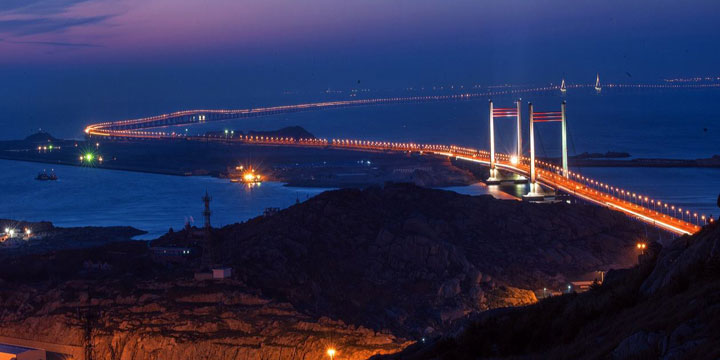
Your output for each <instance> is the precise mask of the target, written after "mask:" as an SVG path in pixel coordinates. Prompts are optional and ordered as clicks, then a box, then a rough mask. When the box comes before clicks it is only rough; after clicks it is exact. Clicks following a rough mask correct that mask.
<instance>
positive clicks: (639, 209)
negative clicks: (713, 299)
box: [85, 85, 713, 235]
mask: <svg viewBox="0 0 720 360" xmlns="http://www.w3.org/2000/svg"><path fill="white" fill-rule="evenodd" d="M591 86H594V85H587V87H591ZM607 86H608V87H613V86H612V85H607ZM567 87H568V88H578V87H581V86H580V85H568V86H567ZM672 87H676V86H675V85H674V86H672ZM556 90H560V87H558V86H549V87H539V88H528V89H512V90H503V91H492V92H486V93H472V94H471V93H468V94H455V95H440V96H415V97H397V98H385V99H365V100H346V101H333V102H319V103H308V104H297V105H286V106H275V107H263V108H254V109H241V110H185V111H179V112H174V113H170V114H164V115H158V116H152V117H146V118H140V119H131V120H122V121H115V122H104V123H98V124H92V125H89V126H88V127H86V129H85V133H86V134H87V136H89V137H101V138H107V139H186V140H203V141H221V142H232V143H240V144H252V145H270V146H298V147H319V148H337V149H352V150H359V151H375V152H378V151H379V152H413V153H418V154H421V155H436V156H443V157H448V158H454V159H456V160H462V161H468V162H473V163H477V164H480V165H483V166H487V167H489V168H490V178H489V179H488V183H491V184H499V183H502V182H505V181H512V182H516V183H517V182H525V181H528V180H527V179H529V183H530V191H529V192H528V194H526V195H525V196H524V199H526V200H529V201H543V200H545V198H546V197H547V196H546V195H547V194H546V193H545V192H544V191H543V190H542V187H545V188H549V189H552V190H554V191H559V192H562V193H565V194H568V195H570V196H574V197H576V198H578V199H581V200H584V201H586V202H589V203H593V204H597V205H600V206H605V207H608V208H611V209H614V210H617V211H620V212H622V213H624V214H626V215H628V216H630V217H632V218H636V219H638V220H640V221H642V222H644V223H647V224H650V225H652V226H655V227H658V228H661V229H664V230H667V231H669V232H672V233H675V234H679V235H682V234H693V233H695V232H697V231H698V230H700V228H701V226H702V225H704V224H706V223H708V222H712V221H713V219H712V218H708V217H706V216H705V215H698V214H697V213H695V212H690V210H688V209H685V210H684V211H683V209H682V208H680V207H676V206H674V205H671V204H668V203H666V202H663V201H660V200H657V199H653V198H650V197H649V196H647V195H641V194H638V193H635V192H631V191H627V190H625V189H622V188H620V187H616V186H612V185H610V184H606V183H603V182H600V181H597V180H594V179H591V178H589V177H586V176H583V175H582V174H579V173H577V172H574V171H570V170H569V169H568V157H567V134H566V114H565V107H566V104H565V102H563V103H562V104H561V109H560V111H545V112H536V111H535V110H534V108H533V105H532V104H528V108H529V118H530V121H529V124H530V139H529V142H530V157H525V156H524V155H523V151H522V131H521V106H520V101H517V102H516V103H515V107H507V108H494V105H493V103H492V102H490V116H489V120H490V121H489V127H490V151H485V150H481V149H474V148H468V147H459V146H453V145H442V144H418V143H405V142H387V141H369V140H356V139H316V138H311V139H295V138H288V137H268V136H248V135H240V136H235V135H232V136H228V135H226V136H203V137H199V136H198V137H195V136H189V135H187V134H183V133H177V132H167V131H149V130H148V129H153V128H160V127H167V126H174V125H191V124H199V123H204V122H207V121H219V120H227V119H237V118H247V117H258V116H268V115H273V114H280V113H291V112H298V111H309V110H320V109H328V108H343V107H352V106H367V105H379V104H393V103H421V102H431V101H452V100H464V99H471V98H478V97H488V96H493V95H511V94H518V93H524V92H542V91H556ZM503 117H510V118H514V119H516V126H517V131H516V136H517V148H516V152H515V154H503V153H496V152H495V140H494V120H495V118H503ZM545 122H560V124H561V130H562V133H561V141H562V162H561V165H556V164H553V163H550V162H545V161H541V160H538V159H536V158H535V139H534V138H535V137H534V127H535V124H538V123H545Z"/></svg>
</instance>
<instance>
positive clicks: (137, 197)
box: [0, 160, 323, 238]
mask: <svg viewBox="0 0 720 360" xmlns="http://www.w3.org/2000/svg"><path fill="white" fill-rule="evenodd" d="M43 168H47V169H48V171H50V168H49V167H48V166H47V165H45V164H38V163H27V162H18V161H7V160H0V184H3V186H2V195H1V196H0V218H10V219H16V220H30V221H41V220H48V221H52V222H53V223H55V225H58V226H88V225H96V226H111V225H129V226H134V227H136V228H138V229H141V230H145V231H148V232H149V234H147V235H145V236H143V238H154V237H157V236H159V235H161V234H163V233H165V232H166V231H167V230H168V228H170V227H173V228H175V229H179V228H181V227H182V226H183V225H184V223H185V221H186V220H192V219H194V221H195V225H198V226H202V224H203V222H202V221H203V218H202V211H203V203H202V201H201V197H202V196H203V195H204V194H205V190H207V191H208V193H210V194H211V196H212V198H213V200H212V202H211V210H212V212H213V214H212V220H211V222H212V225H213V226H222V225H227V224H232V223H236V222H240V221H245V220H247V219H250V218H253V217H255V216H258V215H260V214H262V212H263V210H264V209H265V208H267V207H280V208H285V207H288V206H290V205H292V204H294V203H295V201H296V200H298V199H299V200H300V201H303V200H305V199H307V198H308V197H312V196H314V195H316V194H318V193H320V192H322V191H323V189H306V188H292V187H284V186H282V184H280V183H276V182H265V183H262V184H261V185H260V186H256V187H252V188H248V187H247V186H245V185H243V184H239V183H231V182H229V181H227V180H223V179H216V178H211V177H179V176H169V175H157V174H146V173H134V172H127V171H116V170H105V169H93V168H83V167H72V166H55V167H54V169H55V172H56V173H57V174H58V176H59V178H60V179H59V180H57V181H37V180H34V177H35V175H37V172H38V171H39V170H42V169H43Z"/></svg>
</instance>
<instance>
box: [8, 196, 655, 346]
mask: <svg viewBox="0 0 720 360" xmlns="http://www.w3.org/2000/svg"><path fill="white" fill-rule="evenodd" d="M197 233H198V231H197V229H188V230H183V231H176V232H173V233H168V234H167V235H165V236H163V237H162V238H160V239H158V240H155V241H153V244H152V245H153V246H187V245H193V244H197V243H198V241H199V240H198V237H197ZM199 233H200V234H202V231H200V232H199ZM644 234H645V230H644V228H643V227H642V226H640V225H639V224H637V223H635V222H633V221H631V220H629V219H628V218H626V217H625V216H623V215H621V214H619V213H615V212H612V211H609V210H607V209H603V208H599V207H594V206H586V205H570V204H527V203H522V202H518V201H511V200H496V199H493V198H492V197H490V196H479V197H472V196H465V195H459V194H457V193H453V192H448V191H442V190H431V189H425V188H420V187H417V186H414V185H407V184H388V185H386V186H384V187H371V188H367V189H364V190H357V189H355V190H352V189H347V190H336V191H330V192H326V193H323V194H321V195H319V196H317V197H315V198H312V199H309V200H307V201H305V202H303V203H300V204H297V205H295V206H292V207H290V208H288V209H286V210H282V211H280V212H278V213H275V214H273V215H268V216H261V217H258V218H255V219H253V220H250V221H248V222H246V223H242V224H235V225H230V226H226V227H224V228H221V229H215V230H213V233H212V239H213V241H212V243H213V246H212V247H210V248H209V250H208V251H210V250H211V251H212V254H213V255H214V257H215V259H214V260H215V261H216V262H217V263H220V264H222V265H226V266H232V268H233V278H232V279H230V280H223V281H195V280H193V272H194V271H196V270H198V269H199V268H200V264H199V263H193V261H198V259H196V260H188V262H186V263H179V264H175V265H165V264H163V263H159V262H156V261H153V257H152V256H151V255H150V251H149V249H148V244H147V243H146V242H142V241H130V242H115V243H110V244H107V245H104V246H100V247H95V248H88V249H71V250H60V251H51V252H48V253H44V254H30V255H26V256H22V257H18V258H16V259H14V261H13V262H12V263H3V264H0V323H2V324H3V326H2V328H0V336H9V337H17V338H24V339H33V340H37V341H45V342H51V343H60V344H66V345H76V346H84V345H85V343H84V340H83V339H84V334H85V332H84V330H83V328H84V327H85V328H87V327H90V328H91V333H92V345H93V348H94V349H95V350H94V351H95V356H96V357H97V358H106V359H139V358H149V357H159V356H160V355H162V358H165V359H185V358H208V359H209V358H212V359H234V358H248V359H262V358H266V359H267V358H272V359H297V358H306V359H310V358H321V357H322V354H323V352H324V351H325V349H326V348H327V347H330V346H333V347H336V348H337V349H338V351H339V352H340V354H343V355H342V358H343V359H365V358H368V357H370V356H373V355H376V354H387V353H393V352H397V351H400V350H402V349H403V348H405V347H406V346H408V345H409V344H410V343H411V342H413V341H415V340H420V339H421V338H422V337H428V338H430V337H434V336H438V335H443V334H447V333H448V331H449V330H451V329H454V328H455V326H457V325H458V324H462V323H465V321H466V320H467V319H468V318H471V317H474V316H477V314H478V313H479V312H481V311H484V310H488V309H495V308H504V307H512V306H517V305H524V304H530V303H534V302H535V301H536V300H537V299H536V297H535V294H534V293H533V291H532V290H534V289H537V288H539V287H543V286H546V287H548V288H550V287H558V286H561V285H564V284H565V281H567V279H569V278H571V277H573V276H575V275H578V274H584V273H587V272H592V271H595V270H601V269H607V268H610V267H622V266H629V265H630V264H632V263H634V262H635V261H636V260H635V252H634V245H635V241H636V239H637V238H638V237H640V236H644ZM13 269H14V270H13ZM88 318H90V319H91V320H92V321H90V322H88V320H87V319H88ZM88 324H90V325H88Z"/></svg>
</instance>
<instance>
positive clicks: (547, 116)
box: [523, 101, 568, 201]
mask: <svg viewBox="0 0 720 360" xmlns="http://www.w3.org/2000/svg"><path fill="white" fill-rule="evenodd" d="M565 108H566V102H565V101H563V102H562V104H561V105H560V111H546V112H535V111H534V108H533V104H532V103H529V104H528V113H529V116H530V190H529V192H528V193H527V194H526V195H525V196H524V197H523V199H525V200H529V201H541V200H544V197H545V195H544V194H543V193H542V191H540V187H539V185H538V184H537V177H538V174H537V170H536V165H535V123H541V122H560V127H561V142H562V148H561V149H562V176H564V177H566V178H567V177H568V154H567V117H566V115H565Z"/></svg>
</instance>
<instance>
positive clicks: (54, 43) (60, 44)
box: [0, 39, 104, 48]
mask: <svg viewBox="0 0 720 360" xmlns="http://www.w3.org/2000/svg"><path fill="white" fill-rule="evenodd" d="M0 41H2V39H0ZM8 42H9V43H13V44H25V45H43V46H58V47H89V48H99V47H104V46H102V45H97V44H88V43H69V42H60V41H8Z"/></svg>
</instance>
